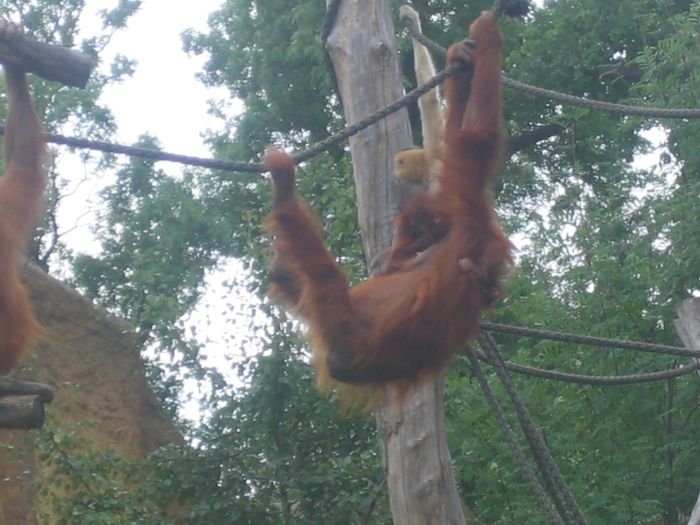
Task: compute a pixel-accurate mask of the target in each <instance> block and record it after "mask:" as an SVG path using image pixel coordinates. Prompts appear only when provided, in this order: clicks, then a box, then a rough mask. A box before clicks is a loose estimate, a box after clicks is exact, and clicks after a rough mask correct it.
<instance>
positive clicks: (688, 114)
mask: <svg viewBox="0 0 700 525" xmlns="http://www.w3.org/2000/svg"><path fill="white" fill-rule="evenodd" d="M403 22H404V25H405V26H406V29H408V32H409V34H410V35H411V37H412V38H415V39H416V40H417V41H418V42H420V43H421V44H423V45H424V46H425V47H427V48H428V49H430V50H431V51H432V52H433V53H435V54H437V55H439V56H442V57H444V56H445V54H446V50H445V48H444V47H442V46H441V45H440V44H438V43H436V42H434V41H432V40H430V39H429V38H428V37H426V36H425V35H423V34H422V33H420V32H418V29H417V28H416V27H415V26H414V25H413V23H412V22H411V21H410V20H409V19H407V18H406V19H403ZM502 80H503V85H504V86H506V87H509V88H512V89H515V90H517V91H521V92H523V93H526V94H528V95H532V96H536V97H543V98H548V99H550V100H553V101H555V102H560V103H561V104H564V105H567V106H576V107H581V108H587V109H592V110H596V111H604V112H606V113H615V114H621V115H633V116H639V117H648V118H672V119H676V118H681V119H696V118H700V109H686V108H682V109H675V108H655V107H645V106H630V105H627V104H616V103H613V102H603V101H600V100H592V99H589V98H583V97H577V96H574V95H568V94H566V93H560V92H558V91H553V90H551V89H545V88H541V87H537V86H533V85H531V84H526V83H524V82H520V81H518V80H513V79H512V78H508V77H507V76H505V75H503V76H502Z"/></svg>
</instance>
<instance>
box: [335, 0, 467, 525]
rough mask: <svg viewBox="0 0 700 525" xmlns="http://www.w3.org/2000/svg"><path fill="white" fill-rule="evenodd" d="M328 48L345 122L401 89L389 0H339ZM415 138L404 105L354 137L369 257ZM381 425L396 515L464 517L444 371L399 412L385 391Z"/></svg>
mask: <svg viewBox="0 0 700 525" xmlns="http://www.w3.org/2000/svg"><path fill="white" fill-rule="evenodd" d="M331 4H333V0H327V5H328V6H330V5H331ZM335 5H337V4H335ZM326 49H327V51H328V53H329V55H330V58H331V61H332V63H333V67H334V70H335V75H336V79H337V84H338V89H339V91H340V97H341V100H342V103H343V110H344V114H345V119H346V121H347V123H348V124H353V123H355V122H357V121H358V120H360V119H362V118H364V117H366V116H368V115H370V114H372V113H373V112H374V111H376V110H378V109H380V108H382V107H384V106H386V105H387V104H389V103H391V102H393V101H394V100H396V99H397V98H399V97H400V96H401V95H402V94H403V93H402V87H401V86H402V83H401V76H400V72H399V67H398V61H397V55H396V41H395V38H394V28H393V24H392V22H391V14H390V12H389V7H388V2H387V1H386V0H342V1H341V2H340V4H339V11H338V13H337V16H336V18H335V22H334V25H333V29H332V30H331V32H330V34H329V36H328V39H327V40H326ZM410 145H411V136H410V130H409V124H408V115H407V113H406V111H405V110H404V111H400V112H398V113H395V114H393V115H391V116H389V117H388V118H386V119H384V120H381V121H380V122H378V123H377V124H375V125H373V126H371V127H369V128H367V129H365V130H364V131H361V132H360V133H359V134H357V135H355V136H354V137H352V138H351V139H350V152H351V155H352V164H353V175H354V180H355V188H356V192H357V206H358V216H359V223H360V229H361V231H362V238H363V242H364V247H365V254H366V255H367V257H368V260H371V259H372V257H373V256H374V255H376V254H377V253H378V252H379V251H380V250H381V249H382V248H383V247H386V246H389V244H390V242H391V231H392V220H393V217H394V214H395V213H396V208H397V206H396V204H397V199H398V197H397V195H398V188H397V187H396V183H395V180H394V175H393V169H392V162H393V158H394V155H395V154H396V153H397V152H398V151H400V150H401V149H404V148H405V147H407V146H410ZM377 426H378V431H379V437H380V440H381V445H382V447H383V457H384V462H385V470H386V475H387V481H388V487H389V497H390V500H391V511H392V514H393V518H394V523H396V524H401V525H412V524H415V525H426V524H436V525H437V524H450V525H453V524H455V525H459V524H463V523H465V519H464V515H463V513H462V507H461V501H460V499H459V496H458V494H457V490H456V487H455V482H454V476H453V474H452V466H451V459H450V453H449V450H448V448H447V439H446V434H445V421H444V407H443V380H442V378H441V377H440V378H435V379H434V380H432V381H429V382H427V383H425V384H424V385H422V386H421V387H420V388H418V389H416V390H415V391H414V392H413V393H412V394H411V396H410V397H409V399H407V401H406V403H405V405H404V407H403V410H402V411H400V412H398V411H397V410H396V409H395V408H393V407H392V406H391V399H388V398H387V399H385V400H384V401H383V402H382V403H381V406H380V407H379V409H378V410H377Z"/></svg>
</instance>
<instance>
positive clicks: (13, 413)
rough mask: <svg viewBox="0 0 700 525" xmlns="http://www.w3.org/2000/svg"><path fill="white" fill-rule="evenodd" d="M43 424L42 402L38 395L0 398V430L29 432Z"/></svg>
mask: <svg viewBox="0 0 700 525" xmlns="http://www.w3.org/2000/svg"><path fill="white" fill-rule="evenodd" d="M43 424H44V402H43V401H42V400H41V398H40V396H38V395H29V396H3V397H0V428H8V429H21V430H29V429H32V428H41V426H42V425H43Z"/></svg>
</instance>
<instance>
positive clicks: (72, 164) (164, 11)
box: [56, 0, 228, 253]
mask: <svg viewBox="0 0 700 525" xmlns="http://www.w3.org/2000/svg"><path fill="white" fill-rule="evenodd" d="M222 1H223V0H198V1H196V2H173V1H172V0H143V3H142V6H141V9H140V10H139V11H138V12H137V13H136V14H135V15H134V16H133V17H132V18H131V19H129V21H128V25H127V27H126V28H125V29H123V30H121V31H119V32H118V33H117V34H115V36H114V38H113V39H112V40H111V42H110V44H109V46H108V47H107V49H106V50H105V53H104V56H103V57H102V65H101V67H103V68H108V67H109V64H110V63H111V61H112V58H113V57H114V55H116V54H118V53H119V54H123V55H125V56H127V57H129V58H131V59H133V60H135V61H136V62H137V63H136V66H135V73H134V75H133V76H132V77H130V78H128V79H126V80H125V81H124V82H123V83H121V84H114V85H111V86H109V87H107V88H106V89H105V90H104V93H103V95H102V96H101V98H100V103H101V104H102V105H105V106H107V107H109V108H110V109H111V110H112V113H113V114H114V116H115V119H116V121H117V124H118V130H117V133H115V134H114V135H113V136H112V137H110V139H109V142H113V143H119V144H126V145H130V144H132V143H134V142H135V141H136V140H137V139H138V137H139V136H140V135H142V134H144V133H148V134H151V135H153V136H155V137H157V138H158V139H159V140H160V142H161V147H162V148H163V149H164V150H165V151H169V152H173V153H181V154H185V155H195V156H201V157H210V156H211V153H210V152H209V151H208V150H207V148H206V147H205V145H204V143H203V141H202V139H201V135H202V133H203V132H204V131H206V130H207V129H208V128H214V129H216V128H220V123H219V122H217V121H216V120H215V119H214V118H212V117H211V116H209V115H208V114H207V100H209V99H212V98H224V99H225V98H226V97H227V96H228V93H227V92H226V90H224V89H218V90H210V89H207V88H206V87H204V86H203V85H202V84H201V83H200V82H199V81H198V80H197V79H196V78H195V75H196V74H197V73H198V72H200V71H201V69H202V66H203V64H204V62H205V60H206V58H205V57H190V56H187V55H186V54H185V52H184V51H183V50H182V42H181V38H180V35H181V33H182V32H183V31H185V30H186V29H189V28H195V29H197V30H201V31H206V29H207V18H208V16H209V14H210V13H211V12H213V11H215V10H216V9H217V8H218V7H219V6H220V5H221V3H222ZM116 4H117V0H87V2H86V8H85V9H86V13H96V12H97V11H98V10H99V9H105V8H108V9H109V8H113V7H114V6H115V5H116ZM85 19H86V20H97V18H96V17H95V16H86V17H85ZM85 30H86V33H88V34H92V33H96V32H97V31H99V28H95V29H92V28H89V27H86V28H85ZM87 138H90V137H87ZM56 151H57V152H58V159H57V161H58V165H59V170H60V172H61V174H62V175H63V176H64V177H66V178H68V179H69V180H71V181H72V184H71V185H69V187H68V190H67V192H66V193H68V194H71V197H69V198H68V199H67V200H66V201H65V203H64V205H62V206H61V209H60V213H59V223H60V224H61V225H62V233H64V235H63V237H62V240H63V241H64V242H65V243H66V244H67V245H68V246H69V247H71V248H73V249H75V250H78V251H81V252H88V253H95V252H96V249H97V246H96V244H95V243H94V237H93V236H92V234H91V232H90V227H91V225H92V224H94V220H93V215H92V213H94V210H95V208H96V207H97V205H98V203H99V199H98V196H97V193H98V192H99V190H100V189H101V188H102V187H104V185H105V184H106V183H108V182H109V180H105V178H104V177H101V176H96V175H95V174H94V173H91V171H90V170H91V168H92V166H89V165H88V166H86V165H84V164H83V163H82V162H80V161H79V160H78V159H77V158H76V157H75V156H72V155H70V154H67V153H66V151H67V150H66V149H65V148H56ZM122 160H124V159H123V158H122ZM158 168H160V169H165V170H167V171H168V172H169V173H177V172H178V171H179V170H180V169H181V167H180V166H178V165H177V164H174V163H169V162H161V163H158Z"/></svg>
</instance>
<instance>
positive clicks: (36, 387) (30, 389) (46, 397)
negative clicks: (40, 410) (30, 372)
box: [0, 377, 53, 403]
mask: <svg viewBox="0 0 700 525" xmlns="http://www.w3.org/2000/svg"><path fill="white" fill-rule="evenodd" d="M12 395H20V396H22V395H32V396H39V398H40V399H41V400H42V401H43V402H44V403H51V401H53V389H52V388H51V387H50V386H49V385H45V384H43V383H36V382H34V381H22V380H21V379H15V378H13V377H0V396H12Z"/></svg>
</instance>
